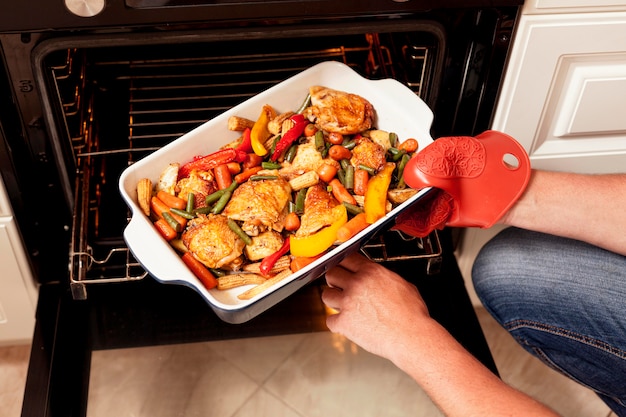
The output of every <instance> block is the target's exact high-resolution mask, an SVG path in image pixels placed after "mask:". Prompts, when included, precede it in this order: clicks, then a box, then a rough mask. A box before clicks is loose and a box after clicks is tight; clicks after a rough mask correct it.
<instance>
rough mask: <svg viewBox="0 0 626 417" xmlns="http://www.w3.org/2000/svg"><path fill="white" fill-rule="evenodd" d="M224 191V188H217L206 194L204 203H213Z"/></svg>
mask: <svg viewBox="0 0 626 417" xmlns="http://www.w3.org/2000/svg"><path fill="white" fill-rule="evenodd" d="M233 182H234V181H233ZM225 192H226V190H217V191H216V192H214V193H212V194H209V195H207V196H206V199H205V202H206V204H207V205H211V204H213V203H215V202H216V201H217V200H219V199H220V198H221V197H222V195H224V193H225Z"/></svg>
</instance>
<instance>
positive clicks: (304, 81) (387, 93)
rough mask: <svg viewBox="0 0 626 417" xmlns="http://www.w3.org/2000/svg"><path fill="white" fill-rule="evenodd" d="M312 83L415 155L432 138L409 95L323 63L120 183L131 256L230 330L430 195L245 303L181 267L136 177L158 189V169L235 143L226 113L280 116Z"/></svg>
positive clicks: (169, 148) (421, 106)
mask: <svg viewBox="0 0 626 417" xmlns="http://www.w3.org/2000/svg"><path fill="white" fill-rule="evenodd" d="M313 85H321V86H325V87H329V88H333V89H337V90H341V91H346V92H349V93H353V94H358V95H360V96H362V97H364V98H366V99H367V100H369V101H370V102H371V103H372V105H373V106H374V109H375V111H376V119H375V122H374V126H376V127H377V128H378V129H382V130H386V131H389V132H395V133H397V134H398V137H399V138H400V140H403V139H407V138H410V137H412V138H416V139H418V141H419V144H420V149H423V148H424V147H426V146H427V145H428V144H429V143H431V142H432V140H433V139H432V137H431V135H430V128H431V124H432V120H433V113H432V111H431V110H430V108H429V107H428V106H427V105H426V104H425V103H424V102H423V101H422V100H421V99H420V98H419V97H418V96H417V95H415V93H414V92H412V91H411V90H410V89H408V88H407V87H405V86H403V85H402V84H400V83H399V82H398V81H396V80H392V79H384V80H375V81H374V80H368V79H365V78H363V77H361V76H360V75H359V74H357V73H356V72H354V71H353V70H352V69H351V68H349V67H348V66H346V65H344V64H341V63H338V62H323V63H321V64H317V65H315V66H313V67H311V68H309V69H307V70H305V71H303V72H301V73H299V74H297V75H295V76H293V77H291V78H289V79H287V80H286V81H283V82H281V83H279V84H277V85H275V86H274V87H271V88H269V89H268V90H266V91H264V92H262V93H260V94H258V95H257V96H255V97H253V98H251V99H249V100H247V101H245V102H243V103H241V104H239V105H237V106H236V107H234V108H232V109H230V110H228V111H226V112H224V113H223V114H221V115H219V116H217V117H215V118H214V119H212V120H210V121H208V122H206V123H204V124H203V125H201V126H199V127H197V128H195V129H194V130H192V131H190V132H188V133H186V134H185V135H183V136H181V137H180V138H179V139H177V140H175V141H173V142H171V143H170V144H168V145H166V146H164V147H163V148H161V149H159V150H157V151H155V152H153V153H152V154H150V155H148V156H147V157H145V158H143V159H142V160H140V161H138V162H136V163H134V164H132V165H131V166H129V167H128V168H127V169H126V170H125V171H124V172H123V173H122V175H121V177H120V181H119V189H120V192H121V195H122V197H123V198H124V200H125V202H126V204H127V205H128V206H129V207H130V210H131V211H132V216H131V220H130V222H129V224H128V226H127V227H126V229H125V231H124V239H125V240H126V243H127V245H128V247H129V248H130V250H131V252H132V254H133V255H134V256H135V258H136V259H137V260H138V261H139V262H140V263H141V264H142V266H143V267H144V268H145V269H146V270H147V271H148V272H149V273H150V275H152V276H153V277H154V278H155V279H156V280H157V281H159V282H161V283H168V284H178V285H187V286H190V287H191V288H193V289H194V290H195V291H197V292H198V293H199V294H200V295H201V296H202V297H203V298H204V299H205V300H206V302H207V303H208V304H209V305H210V307H211V308H212V309H213V310H214V311H215V313H216V314H217V316H218V317H220V319H222V320H223V321H225V322H228V323H233V324H236V323H243V322H246V321H248V320H250V319H252V318H253V317H255V316H257V315H258V314H260V313H262V312H263V311H265V310H267V309H268V308H270V307H272V306H273V305H275V304H277V303H278V302H280V301H281V300H283V299H285V298H286V297H288V296H290V295H291V294H293V293H294V292H295V291H297V290H298V289H300V288H301V287H303V286H304V285H306V284H308V283H310V282H311V281H313V280H315V279H316V278H318V277H321V276H322V275H323V274H324V273H325V272H326V271H327V270H328V269H330V268H332V267H333V266H335V265H336V264H337V263H339V262H340V261H341V260H342V259H343V258H344V257H345V256H346V255H348V254H350V253H352V252H355V251H357V250H359V249H360V248H361V247H362V246H363V245H364V244H365V243H366V242H367V241H368V240H369V239H370V238H371V237H372V236H373V235H374V234H375V233H376V232H379V231H381V230H385V229H388V228H390V227H391V226H393V224H394V218H395V217H396V215H397V214H398V213H399V212H400V211H402V210H403V209H404V208H406V207H408V206H410V205H411V204H413V203H414V202H415V201H417V200H418V199H420V198H422V197H423V196H424V195H425V194H426V193H427V191H428V189H425V190H422V191H420V192H419V193H417V194H416V195H415V196H413V197H412V198H411V199H409V200H408V201H406V202H404V203H403V204H402V205H400V206H398V207H396V208H395V209H394V210H393V211H391V212H390V213H388V214H387V215H386V216H385V217H384V218H382V219H380V220H379V221H377V222H376V223H374V224H372V225H371V226H369V227H368V228H367V229H365V230H363V231H362V232H360V233H359V234H357V235H356V236H354V237H353V238H352V239H350V240H349V241H347V242H345V243H343V244H341V245H339V246H336V247H334V249H332V250H330V251H329V252H328V253H327V254H325V255H324V256H322V257H321V258H319V259H318V260H317V261H315V262H314V263H312V264H310V265H308V266H307V267H306V268H304V269H302V270H300V271H298V272H297V273H295V274H292V275H291V276H290V277H288V278H286V279H285V280H283V281H282V282H280V283H278V284H277V285H274V286H273V287H271V288H270V289H268V290H267V291H266V292H264V293H261V294H259V295H257V296H256V297H254V298H252V299H250V300H245V301H243V300H239V299H238V298H237V294H239V293H241V292H243V291H245V290H247V289H249V288H250V286H247V287H240V288H236V289H231V290H217V289H211V290H207V289H206V288H205V287H204V286H203V285H202V284H201V283H200V281H199V280H198V279H197V278H196V277H195V276H194V275H193V274H192V273H191V271H190V270H189V269H188V268H187V266H186V265H185V264H184V263H183V262H182V260H181V258H180V255H179V254H177V253H176V252H175V250H174V249H173V248H172V247H171V246H170V244H169V243H167V242H166V241H165V240H164V239H163V238H161V235H160V234H159V233H158V232H157V230H156V229H155V227H154V226H153V225H152V223H151V221H150V219H149V218H148V217H146V216H145V215H144V214H143V212H142V211H141V209H140V208H139V206H138V204H137V192H136V186H137V182H138V181H139V180H140V179H141V178H150V179H151V180H152V182H153V183H156V181H157V180H158V178H159V175H160V173H161V171H162V170H163V169H164V168H165V167H166V166H167V165H168V164H169V163H172V162H180V163H184V162H187V161H190V160H191V159H192V158H193V157H194V156H196V155H206V154H209V153H211V152H214V151H216V150H218V148H220V147H221V146H223V145H225V144H227V143H230V142H232V141H233V140H235V139H236V138H237V137H238V136H239V135H240V134H239V133H238V132H232V131H229V130H228V129H227V121H228V118H229V117H230V116H232V115H237V116H242V117H247V118H249V119H252V120H256V118H257V117H258V115H259V113H260V111H261V108H262V107H263V105H264V104H269V105H271V106H273V107H274V108H275V109H276V111H277V112H279V113H281V112H284V111H288V110H294V109H297V108H298V107H299V106H300V105H301V104H302V101H303V100H304V98H305V97H306V95H307V93H308V89H309V87H310V86H313Z"/></svg>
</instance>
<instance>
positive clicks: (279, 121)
mask: <svg viewBox="0 0 626 417" xmlns="http://www.w3.org/2000/svg"><path fill="white" fill-rule="evenodd" d="M293 115H294V112H292V111H288V112H286V113H282V114H279V115H278V116H276V117H274V118H273V119H272V120H270V122H269V123H268V124H267V130H269V131H270V133H271V134H272V135H278V134H280V132H281V129H282V128H283V122H284V121H285V120H287V119H289V118H290V117H291V116H293Z"/></svg>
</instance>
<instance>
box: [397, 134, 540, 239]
mask: <svg viewBox="0 0 626 417" xmlns="http://www.w3.org/2000/svg"><path fill="white" fill-rule="evenodd" d="M530 171H531V168H530V160H529V158H528V155H527V153H526V151H525V150H524V148H523V147H522V146H521V145H520V144H519V143H518V142H517V141H516V140H515V139H513V138H512V137H510V136H508V135H506V134H504V133H501V132H496V131H493V130H489V131H486V132H484V133H481V134H480V135H478V136H476V137H470V136H457V137H443V138H439V139H437V140H435V141H434V142H433V143H431V144H430V145H429V146H427V147H426V148H424V149H423V150H422V151H421V152H419V153H418V154H417V155H415V157H413V158H412V159H411V160H409V162H408V163H407V165H406V167H405V169H404V181H405V182H406V184H407V185H409V186H410V187H411V188H415V189H422V188H425V187H433V190H432V191H430V192H429V193H428V195H427V196H425V198H424V199H422V200H421V201H418V202H416V203H415V204H414V205H413V206H412V207H408V208H407V209H406V210H405V211H403V212H401V213H400V214H399V215H398V217H397V218H396V224H395V226H394V229H398V230H401V231H403V232H405V233H408V234H410V235H412V236H418V237H424V236H427V235H428V234H429V233H430V232H432V231H433V230H435V229H443V227H444V226H446V225H447V226H454V227H482V228H488V227H491V226H493V225H494V224H495V223H496V222H497V221H498V220H499V219H500V218H501V217H502V216H503V215H504V214H505V213H506V212H507V210H508V209H509V208H510V207H511V206H512V205H513V204H514V203H515V202H516V201H517V199H518V198H519V197H520V196H521V195H522V193H523V192H524V190H525V189H526V186H527V184H528V181H529V179H530Z"/></svg>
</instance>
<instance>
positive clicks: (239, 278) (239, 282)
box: [217, 274, 266, 290]
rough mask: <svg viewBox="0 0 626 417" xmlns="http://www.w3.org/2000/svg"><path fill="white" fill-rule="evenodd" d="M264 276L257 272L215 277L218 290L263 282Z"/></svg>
mask: <svg viewBox="0 0 626 417" xmlns="http://www.w3.org/2000/svg"><path fill="white" fill-rule="evenodd" d="M265 281H266V278H265V277H263V276H261V275H257V274H232V275H224V276H223V277H219V278H218V279H217V289H218V290H228V289H231V288H237V287H241V286H243V285H259V284H263V283H264V282H265Z"/></svg>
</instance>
